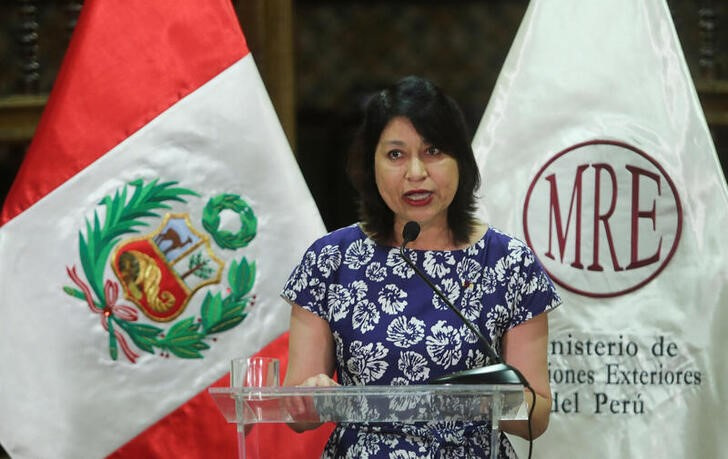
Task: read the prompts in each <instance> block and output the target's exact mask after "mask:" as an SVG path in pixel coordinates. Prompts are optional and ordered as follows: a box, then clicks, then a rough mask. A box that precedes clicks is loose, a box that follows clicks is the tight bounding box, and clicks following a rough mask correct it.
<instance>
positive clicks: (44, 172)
mask: <svg viewBox="0 0 728 459" xmlns="http://www.w3.org/2000/svg"><path fill="white" fill-rule="evenodd" d="M0 223H1V224H2V227H0V259H1V260H2V263H1V265H0V292H2V294H1V296H0V311H1V314H2V318H1V319H0V362H1V365H0V368H1V369H0V413H2V415H1V416H0V417H1V418H2V420H1V421H0V443H1V444H2V445H3V447H4V448H5V449H6V450H7V451H8V452H9V453H10V454H11V455H12V456H13V457H21V458H22V457H59V458H64V457H65V458H78V457H103V456H106V455H109V454H112V453H114V452H116V455H117V457H121V456H124V455H125V453H124V451H125V449H124V448H125V447H126V448H127V449H128V451H127V453H128V454H126V456H131V455H134V454H135V452H136V453H137V454H139V452H140V451H145V453H143V454H141V455H144V456H149V455H154V456H156V457H225V456H227V457H234V456H235V454H236V447H235V445H236V437H235V429H234V426H233V427H232V428H228V427H231V426H227V425H225V424H224V419H223V418H222V415H221V414H220V413H219V412H218V411H217V409H216V408H215V406H214V402H213V401H212V399H211V397H210V396H209V394H207V388H208V387H209V386H210V385H211V384H213V383H215V382H218V383H221V382H226V380H225V375H226V374H227V372H228V368H229V361H230V359H231V358H233V357H241V356H246V355H251V354H253V353H255V352H257V351H258V350H260V349H261V348H263V347H264V346H265V345H266V344H267V343H269V342H271V340H273V339H274V338H276V337H278V336H279V335H281V334H282V333H283V332H284V331H285V330H286V329H287V327H288V314H289V306H288V305H287V304H286V303H285V302H284V301H282V300H281V299H280V298H279V292H280V289H281V287H282V285H283V283H284V281H285V279H286V278H287V276H288V275H289V273H290V270H291V269H292V267H293V266H294V265H295V263H296V262H297V261H298V259H299V257H300V254H301V253H303V251H304V250H305V248H306V247H307V246H308V244H310V242H311V241H312V240H313V239H315V237H317V236H319V235H321V234H322V233H323V232H324V227H323V224H322V222H321V219H320V217H319V214H318V211H317V209H316V206H315V204H314V202H313V200H312V198H311V196H310V194H309V192H308V189H307V187H306V184H305V182H304V180H303V178H302V176H301V174H300V171H299V169H298V166H297V164H296V161H295V159H294V157H293V155H292V153H291V151H290V147H289V145H288V143H287V142H286V139H285V136H284V133H283V131H282V130H281V127H280V124H279V122H278V119H277V117H276V115H275V112H274V110H273V108H272V105H271V103H270V100H269V98H268V96H267V93H266V91H265V88H264V86H263V84H262V82H261V80H260V77H259V75H258V72H257V70H256V67H255V63H254V61H253V58H252V56H251V55H250V53H249V51H248V49H247V46H246V43H245V39H244V37H243V35H242V32H241V30H240V27H239V24H238V22H237V18H236V16H235V12H234V10H233V8H232V6H231V3H230V1H229V0H211V1H205V2H179V1H171V0H160V1H154V2H149V1H144V0H129V1H125V2H106V1H99V0H96V1H94V0H92V1H87V2H85V4H84V7H83V9H82V11H81V16H80V18H79V21H78V25H77V28H76V31H75V33H74V36H73V38H72V40H71V44H70V47H69V49H68V51H67V55H66V58H65V61H64V63H63V66H62V68H61V71H60V73H59V75H58V78H57V80H56V83H55V86H54V89H53V92H52V94H51V96H50V100H49V102H48V106H47V107H46V110H45V112H44V114H43V117H42V119H41V122H40V125H39V127H38V129H37V133H36V136H35V138H34V139H33V142H32V144H31V146H30V149H29V151H28V152H27V155H26V158H25V161H24V163H23V165H22V167H21V169H20V171H19V173H18V176H17V178H16V181H15V183H14V185H13V187H12V189H11V191H10V193H9V195H8V197H7V200H6V202H5V205H4V208H3V212H2V217H1V219H0ZM170 413H172V415H170ZM168 415H170V416H168ZM226 428H227V430H225V429H226ZM147 434H148V437H149V438H148V439H147V445H148V449H144V448H141V447H139V448H137V449H135V448H136V447H130V446H129V445H130V443H129V442H130V440H132V439H133V438H135V437H136V439H137V441H141V442H142V443H144V441H145V440H144V438H143V437H144V436H145V435H147ZM140 439H141V440H140ZM231 445H232V446H231ZM278 446H280V445H278ZM120 448H121V449H120ZM129 448H131V449H129Z"/></svg>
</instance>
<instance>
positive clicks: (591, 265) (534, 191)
mask: <svg viewBox="0 0 728 459" xmlns="http://www.w3.org/2000/svg"><path fill="white" fill-rule="evenodd" d="M523 227H524V231H525V236H526V241H527V242H528V244H529V245H530V246H531V247H532V248H533V250H534V251H536V253H537V254H538V256H539V259H540V260H541V262H542V263H543V265H544V267H545V268H546V270H547V271H548V272H549V274H550V275H551V277H552V278H553V279H554V281H556V282H557V283H558V284H560V285H561V286H563V287H564V288H566V289H568V290H571V291H573V292H576V293H579V294H582V295H586V296H591V297H613V296H618V295H623V294H625V293H628V292H632V291H634V290H636V289H638V288H640V287H642V286H644V285H645V284H647V283H648V282H650V281H651V280H652V279H654V278H655V277H656V276H657V275H658V274H659V273H660V272H661V271H662V270H663V269H664V268H665V266H666V265H667V263H668V262H669V261H670V258H671V257H672V255H673V254H674V253H675V250H676V249H677V245H678V242H679V240H680V231H681V228H682V207H681V205H680V197H679V196H678V193H677V190H676V189H675V185H674V184H673V182H672V180H671V179H670V177H669V176H668V175H667V173H666V172H665V170H664V169H663V168H662V166H660V164H659V163H658V162H657V161H655V160H654V159H653V158H651V157H650V156H649V155H648V154H646V153H645V152H643V151H641V150H639V149H638V148H635V147H633V146H631V145H628V144H625V143H620V142H613V141H608V140H594V141H590V142H585V143H581V144H578V145H574V146H573V147H570V148H568V149H566V150H564V151H562V152H561V153H558V154H557V155H556V156H554V157H553V158H551V160H549V161H548V162H547V163H546V164H545V165H544V166H543V168H541V170H540V171H539V172H538V173H537V174H536V177H535V178H534V179H533V181H532V182H531V186H530V187H529V189H528V194H527V195H526V202H525V205H524V209H523Z"/></svg>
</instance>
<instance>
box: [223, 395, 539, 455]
mask: <svg viewBox="0 0 728 459" xmlns="http://www.w3.org/2000/svg"><path fill="white" fill-rule="evenodd" d="M210 394H211V395H212V397H213V399H214V400H215V402H216V403H217V405H218V407H219V408H220V411H221V412H222V414H223V416H225V419H227V421H228V422H230V423H235V424H237V425H238V437H239V438H238V445H239V457H240V458H241V459H243V458H245V457H246V454H245V438H244V437H245V426H246V425H249V424H256V423H288V422H329V421H333V422H420V421H488V420H490V421H492V425H493V430H492V438H491V445H498V436H499V421H501V420H512V419H513V420H516V419H526V416H527V413H526V408H525V404H524V397H523V387H522V386H519V385H477V384H467V385H449V384H448V385H412V386H339V387H239V388H225V387H216V388H211V389H210ZM292 406H298V407H299V408H298V409H297V410H289V408H291V407H292ZM301 406H305V407H306V409H305V410H304V411H303V412H301V410H300V407H301ZM290 411H294V412H297V413H298V414H296V416H295V418H294V416H292V415H291V412H290ZM496 457H498V448H491V458H496Z"/></svg>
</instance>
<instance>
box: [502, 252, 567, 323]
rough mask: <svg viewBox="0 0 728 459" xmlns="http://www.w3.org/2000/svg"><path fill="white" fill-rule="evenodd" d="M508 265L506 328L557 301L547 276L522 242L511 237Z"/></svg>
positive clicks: (534, 314) (544, 310)
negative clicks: (508, 319) (509, 318)
mask: <svg viewBox="0 0 728 459" xmlns="http://www.w3.org/2000/svg"><path fill="white" fill-rule="evenodd" d="M508 265H509V271H510V274H511V276H510V281H509V282H508V287H507V291H506V299H507V302H508V306H509V308H510V310H511V321H510V324H509V326H508V328H509V329H510V328H513V327H515V326H517V325H520V324H522V323H523V322H525V321H527V320H529V319H531V318H533V317H536V316H537V315H539V314H542V313H544V312H548V311H551V310H553V309H555V308H557V307H558V306H559V305H560V304H561V302H562V301H561V297H560V296H559V294H558V292H557V291H556V288H555V287H554V284H553V282H552V281H551V278H550V277H549V276H548V274H547V273H546V271H545V270H544V268H543V266H542V265H541V263H540V262H539V260H538V258H537V257H536V255H535V254H534V253H533V251H532V250H531V248H530V247H528V246H527V245H526V244H525V243H523V242H522V241H519V240H517V239H511V242H510V244H509V254H508Z"/></svg>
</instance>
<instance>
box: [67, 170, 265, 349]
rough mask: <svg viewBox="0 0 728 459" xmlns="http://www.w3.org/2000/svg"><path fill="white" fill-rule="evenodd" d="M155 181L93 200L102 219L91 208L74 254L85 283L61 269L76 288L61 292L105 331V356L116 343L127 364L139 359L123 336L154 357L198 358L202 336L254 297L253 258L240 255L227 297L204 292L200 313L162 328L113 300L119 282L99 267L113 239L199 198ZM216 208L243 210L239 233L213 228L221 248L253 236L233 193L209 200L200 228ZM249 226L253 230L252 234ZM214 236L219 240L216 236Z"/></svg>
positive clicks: (223, 325)
mask: <svg viewBox="0 0 728 459" xmlns="http://www.w3.org/2000/svg"><path fill="white" fill-rule="evenodd" d="M157 182H158V181H157V180H153V181H151V182H149V183H144V182H143V181H142V180H135V181H132V182H130V183H129V184H128V185H130V186H131V187H132V188H133V193H132V195H131V197H129V198H128V194H129V193H128V192H129V189H128V187H127V186H124V187H123V188H122V189H121V190H120V191H117V192H116V193H115V194H114V195H113V197H112V196H106V197H104V198H103V199H102V200H101V202H100V203H99V205H103V206H105V208H106V212H105V217H104V221H103V223H102V222H101V220H100V219H99V215H98V212H97V211H94V215H93V222H91V221H89V220H88V219H87V220H86V235H85V236H84V234H83V232H81V231H79V256H80V260H81V266H82V268H83V274H84V275H85V278H86V281H87V282H88V284H87V283H86V282H84V281H83V279H81V277H80V276H79V275H78V273H77V272H76V267H75V266H72V267H68V268H67V272H68V275H69V277H70V278H71V279H72V280H73V282H74V284H75V285H76V286H75V287H71V286H65V287H63V290H64V291H65V292H66V293H67V294H68V295H70V296H72V297H74V298H78V299H81V300H84V301H85V302H86V304H87V305H88V307H89V309H90V310H91V311H92V312H93V313H96V314H99V316H100V320H101V324H102V326H103V327H104V329H105V330H106V331H107V332H108V336H109V354H110V356H111V358H112V359H113V360H117V358H118V349H119V347H121V348H122V351H123V352H124V355H125V356H126V357H127V358H128V359H129V360H130V361H131V362H132V363H134V362H135V361H136V359H137V358H138V357H139V354H137V353H136V352H135V351H134V350H133V349H132V347H131V346H130V345H129V343H128V342H127V339H126V338H129V339H130V340H131V341H132V342H133V343H134V344H135V345H136V346H137V347H138V348H139V349H141V350H143V351H145V352H148V353H151V354H155V353H156V350H158V351H159V353H160V355H162V356H165V357H169V355H170V354H171V355H175V356H177V357H179V358H185V359H190V358H203V355H202V351H205V350H207V349H209V348H210V345H209V344H208V343H207V342H206V340H208V339H212V340H214V339H215V338H211V335H214V334H217V333H221V332H223V331H225V330H229V329H231V328H233V327H235V326H236V325H238V324H239V323H240V322H242V321H243V319H245V317H246V316H247V312H246V309H247V308H248V306H249V305H251V304H252V302H253V301H254V299H255V297H254V295H250V292H251V290H252V288H253V284H254V282H255V262H252V263H249V262H248V261H247V260H246V258H245V257H242V258H241V259H240V260H239V261H235V260H233V261H232V262H231V264H230V268H229V270H228V283H229V287H230V289H229V294H228V295H225V296H223V295H222V294H221V293H219V292H218V293H215V294H211V293H210V292H209V291H208V292H207V294H206V295H205V298H204V299H203V300H202V305H201V307H200V317H194V316H193V317H188V318H183V319H180V320H178V321H177V322H174V323H173V324H172V325H171V326H170V327H169V328H168V329H163V328H160V327H158V326H156V325H150V324H143V323H137V322H136V321H137V319H138V313H137V310H136V309H135V308H132V307H130V306H127V305H123V304H118V303H117V301H118V299H119V284H118V283H117V282H116V281H114V280H112V279H104V272H105V268H106V266H107V264H108V260H109V256H110V254H111V251H112V249H113V248H114V246H115V245H117V244H118V243H119V241H120V240H121V237H122V236H123V235H126V234H130V233H138V232H139V230H138V229H139V228H140V227H144V226H148V225H147V223H145V222H144V220H143V219H145V218H148V217H157V218H159V216H160V215H159V211H161V210H164V209H170V205H169V204H167V203H168V202H174V201H176V202H182V203H186V202H187V201H186V199H185V198H184V196H199V195H198V194H197V193H195V192H194V191H192V190H189V189H186V188H180V187H175V185H177V182H165V183H157ZM231 197H234V199H232V198H231ZM127 198H128V201H127ZM211 203H212V204H211ZM228 206H229V207H228ZM208 207H210V211H208V209H207V208H208ZM215 209H219V210H215ZM222 209H231V210H236V209H240V210H236V211H238V212H239V213H241V222H242V220H243V216H242V215H243V213H244V215H245V220H246V224H247V226H246V228H247V229H246V230H245V234H244V235H240V234H237V235H234V237H232V238H228V236H227V234H225V233H224V232H221V231H219V230H218V231H217V234H218V237H220V238H221V239H222V240H224V241H225V242H226V244H227V246H222V245H221V247H223V248H239V247H242V246H243V245H241V244H242V242H243V241H245V242H244V245H247V244H248V243H249V242H250V240H251V239H252V238H253V237H255V227H256V223H257V222H256V219H255V215H254V214H253V211H252V209H250V207H249V206H247V204H246V203H245V202H244V201H243V200H242V199H240V198H239V197H237V196H235V195H220V196H217V197H215V198H212V199H211V200H210V202H208V205H207V206H206V207H205V211H208V213H206V214H205V215H204V216H203V226H205V227H206V224H205V223H204V221H205V219H207V220H208V224H210V223H212V224H213V226H215V227H216V226H219V215H218V214H219V212H220V210H222ZM213 211H215V212H217V214H216V215H214V216H218V220H217V223H215V222H216V220H215V219H214V218H213V219H210V217H209V215H212V214H213ZM250 228H253V232H252V234H251V233H250ZM241 232H243V230H242V229H241ZM213 237H214V235H213ZM215 240H216V242H218V244H220V242H219V241H218V238H215Z"/></svg>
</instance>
